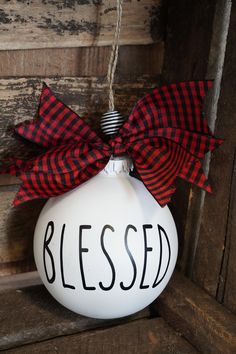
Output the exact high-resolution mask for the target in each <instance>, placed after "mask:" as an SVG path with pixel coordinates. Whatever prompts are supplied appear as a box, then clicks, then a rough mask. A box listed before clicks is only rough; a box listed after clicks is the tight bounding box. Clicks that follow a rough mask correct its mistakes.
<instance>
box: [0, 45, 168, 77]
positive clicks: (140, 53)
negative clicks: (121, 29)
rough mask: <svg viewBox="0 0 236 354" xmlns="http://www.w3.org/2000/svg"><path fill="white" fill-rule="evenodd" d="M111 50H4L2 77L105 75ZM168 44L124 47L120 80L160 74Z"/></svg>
mask: <svg viewBox="0 0 236 354" xmlns="http://www.w3.org/2000/svg"><path fill="white" fill-rule="evenodd" d="M110 52H111V47H107V46H105V47H80V48H53V49H50V48H45V49H41V50H38V49H29V50H15V51H9V50H5V51H0V76H1V78H3V77H10V76H11V77H26V76H28V77H31V76H33V77H35V76H45V77H54V76H72V77H73V76H83V77H85V76H96V77H97V76H105V75H106V74H107V67H108V61H109V56H110ZM163 54H164V43H163V42H162V41H160V42H157V43H153V44H150V45H143V46H142V45H139V46H135V45H131V46H121V47H120V49H119V58H118V65H117V76H118V77H123V78H124V77H128V78H129V77H139V76H143V75H153V76H155V75H159V74H160V73H161V70H162V61H163Z"/></svg>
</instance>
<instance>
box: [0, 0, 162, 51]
mask: <svg viewBox="0 0 236 354" xmlns="http://www.w3.org/2000/svg"><path fill="white" fill-rule="evenodd" d="M159 4H160V1H159V0H140V1H136V0H131V1H125V2H124V5H123V18H122V22H123V26H122V31H121V37H120V43H121V44H148V43H152V42H153V41H154V40H157V39H159V36H158V29H157V28H156V26H155V29H153V25H156V24H157V23H158V19H157V16H158V14H159V11H158V8H159ZM0 5H1V11H0V32H1V37H0V49H4V50H5V49H10V50H12V49H29V48H58V47H59V48H60V47H80V46H93V45H110V44H111V43H112V41H113V36H114V29H115V24H116V1H115V0H109V1H99V2H94V1H73V0H68V1H62V0H61V1H44V0H30V1H25V0H20V1H16V0H15V1H11V2H8V1H5V0H1V2H0ZM16 33H17V35H16Z"/></svg>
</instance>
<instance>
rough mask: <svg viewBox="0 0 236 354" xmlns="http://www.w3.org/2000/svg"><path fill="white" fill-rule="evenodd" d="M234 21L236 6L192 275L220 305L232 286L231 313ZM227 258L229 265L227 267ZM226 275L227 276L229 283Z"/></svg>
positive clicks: (235, 144) (234, 294)
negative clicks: (208, 190) (211, 190)
mask: <svg viewBox="0 0 236 354" xmlns="http://www.w3.org/2000/svg"><path fill="white" fill-rule="evenodd" d="M235 21H236V4H235V3H232V11H231V20H230V27H229V34H228V40H227V47H226V56H225V62H224V69H223V77H222V85H221V92H220V98H219V103H218V114H217V115H218V117H217V122H216V130H215V134H216V135H217V136H220V137H221V138H223V139H225V142H224V144H223V145H222V147H221V149H220V150H219V151H217V153H216V154H214V155H213V157H212V161H211V166H210V179H211V180H212V184H213V188H214V193H213V194H211V195H209V194H208V195H206V198H205V204H204V209H203V217H202V221H201V228H200V235H199V242H198V247H197V252H196V258H195V262H194V271H193V279H194V281H195V282H197V283H198V284H200V285H201V286H202V287H203V288H204V289H206V290H207V291H208V292H209V293H210V294H211V295H212V296H214V297H217V298H218V300H219V301H223V298H224V288H225V286H226V287H227V294H228V295H227V296H229V293H230V286H232V293H231V295H230V298H231V300H230V305H229V308H231V309H234V310H235V305H236V302H235V299H236V292H235V291H236V288H235V286H234V285H233V283H231V282H232V277H231V275H233V274H235V271H236V262H235V259H236V258H235V252H236V249H235V245H234V238H235V235H236V234H235V229H234V228H233V224H234V223H235V221H234V216H233V214H232V213H233V210H234V209H233V208H234V203H235V202H234V200H235V193H236V192H235V188H234V185H235V180H234V179H235V173H234V168H235V149H236V126H235V120H236V100H235V92H236V80H235V73H236V65H235V63H236V53H235V39H236V36H235V23H236V22H235ZM230 240H231V241H230ZM231 242H232V244H231ZM229 257H230V263H228V261H229ZM228 267H229V269H228ZM227 274H228V276H229V278H228V280H227ZM228 281H229V283H228V284H227V282H228ZM230 283H231V285H230ZM226 284H227V285H226ZM226 304H227V300H226Z"/></svg>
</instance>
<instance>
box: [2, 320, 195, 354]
mask: <svg viewBox="0 0 236 354" xmlns="http://www.w3.org/2000/svg"><path fill="white" fill-rule="evenodd" d="M5 353H9V354H10V353H12V354H13V353H15V354H27V353H30V354H36V353H38V354H42V353H60V354H66V353H67V354H69V353H83V354H94V353H99V354H110V353H114V354H137V353H140V354H141V353H142V354H154V353H159V354H173V353H174V354H197V353H198V351H197V350H196V349H194V348H193V347H192V346H191V345H190V344H189V343H188V342H187V341H185V340H184V339H183V338H181V337H180V336H179V335H178V334H177V333H175V332H174V331H173V330H172V329H171V328H170V327H169V326H168V325H167V324H166V323H165V322H164V321H163V320H162V319H161V318H157V319H156V318H155V319H151V320H150V319H143V320H138V321H135V322H131V323H128V324H125V325H122V326H115V327H112V328H108V329H103V330H96V331H90V332H88V333H84V334H81V335H71V336H65V337H60V338H55V339H51V340H49V341H46V342H43V343H37V344H32V345H28V346H23V347H21V348H16V349H12V350H9V351H5Z"/></svg>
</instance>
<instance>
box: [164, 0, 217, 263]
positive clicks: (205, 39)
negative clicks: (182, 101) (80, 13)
mask: <svg viewBox="0 0 236 354" xmlns="http://www.w3.org/2000/svg"><path fill="white" fill-rule="evenodd" d="M215 5H216V1H215V0H207V1H205V0H193V1H188V0H182V1H176V0H170V1H168V7H167V20H166V22H167V28H166V39H165V55H164V63H163V71H162V79H163V81H164V82H165V83H166V82H169V83H170V82H178V81H187V80H202V79H204V78H205V76H206V72H207V65H208V58H209V52H210V45H211V38H212V31H213V18H214V12H215ZM176 186H177V190H176V193H175V194H174V196H173V199H172V203H171V205H170V206H171V210H172V212H173V215H174V218H175V220H176V225H177V229H178V235H179V242H180V249H179V255H180V256H179V261H178V262H179V266H180V267H181V268H182V269H184V268H185V265H186V258H187V257H188V253H189V247H188V243H189V242H190V244H191V240H189V238H190V237H191V236H189V235H186V234H185V225H186V219H187V212H188V202H189V190H190V188H189V187H188V185H187V184H186V182H185V181H182V180H180V179H178V180H177V181H176Z"/></svg>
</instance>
